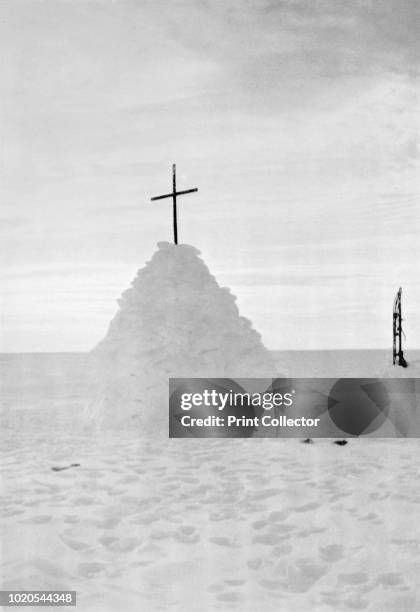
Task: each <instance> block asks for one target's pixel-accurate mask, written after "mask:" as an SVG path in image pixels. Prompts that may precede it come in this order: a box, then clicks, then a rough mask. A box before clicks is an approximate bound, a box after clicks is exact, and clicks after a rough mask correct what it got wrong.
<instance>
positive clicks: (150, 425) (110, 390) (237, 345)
mask: <svg viewBox="0 0 420 612" xmlns="http://www.w3.org/2000/svg"><path fill="white" fill-rule="evenodd" d="M235 300H236V298H235V297H234V296H233V295H232V294H231V292H230V290H229V289H228V288H226V287H220V285H219V284H218V283H217V281H216V279H215V278H214V276H212V275H211V274H210V272H209V270H208V268H207V266H206V265H205V263H204V262H203V261H202V259H201V258H200V252H199V251H198V250H197V249H195V248H194V247H192V246H189V245H173V244H170V243H167V242H160V243H158V250H157V251H156V252H155V254H154V255H153V257H152V259H151V260H150V261H149V262H148V263H147V264H146V265H145V266H144V267H143V268H142V269H140V270H139V271H138V273H137V276H136V278H135V279H134V281H133V282H132V285H131V287H130V288H129V289H128V290H127V291H125V292H124V293H123V294H122V296H121V298H120V299H119V300H118V303H119V306H120V308H119V311H118V312H117V314H116V315H115V317H114V318H113V320H112V321H111V324H110V326H109V330H108V333H107V335H106V337H105V338H104V339H103V340H102V341H101V342H100V343H99V345H98V346H97V347H96V348H95V349H94V350H93V352H92V360H93V371H94V382H93V389H94V393H95V399H94V401H93V402H92V403H91V404H90V405H89V408H88V412H89V413H90V414H91V416H92V417H94V419H95V422H97V423H98V422H99V423H101V424H102V425H105V426H107V425H109V426H111V425H112V427H115V426H117V425H129V426H130V425H132V424H133V421H135V423H136V426H139V431H140V432H141V433H142V434H144V435H147V436H150V435H151V434H152V433H155V434H156V435H159V434H161V435H163V436H166V435H167V426H166V424H167V412H168V379H169V378H170V377H185V378H190V377H206V378H207V377H209V378H219V377H229V378H240V377H243V378H244V377H255V378H258V377H261V378H264V377H268V378H270V377H275V376H277V375H278V372H277V370H276V366H275V363H274V360H273V357H272V355H271V353H270V352H269V351H268V350H267V349H266V348H265V347H264V345H263V343H262V341H261V337H260V335H259V334H258V332H257V331H255V329H253V327H252V324H251V322H250V321H249V320H248V319H246V318H245V317H242V316H240V314H239V310H238V307H237V305H236V303H235Z"/></svg>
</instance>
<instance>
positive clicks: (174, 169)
mask: <svg viewBox="0 0 420 612" xmlns="http://www.w3.org/2000/svg"><path fill="white" fill-rule="evenodd" d="M195 191H198V189H197V188H196V187H195V188H194V189H186V190H185V191H177V190H176V165H175V164H172V193H166V194H165V195H160V196H155V197H154V198H151V201H152V202H154V201H156V200H163V199H164V198H172V202H173V205H172V214H173V220H174V243H175V244H178V221H177V210H176V197H177V196H180V195H184V194H185V193H194V192H195Z"/></svg>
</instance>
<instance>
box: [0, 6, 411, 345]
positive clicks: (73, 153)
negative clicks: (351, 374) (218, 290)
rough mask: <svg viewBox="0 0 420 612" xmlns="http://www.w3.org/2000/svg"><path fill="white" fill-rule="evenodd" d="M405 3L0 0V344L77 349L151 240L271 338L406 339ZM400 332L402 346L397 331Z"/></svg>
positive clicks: (96, 330) (93, 333)
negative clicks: (189, 264)
mask: <svg viewBox="0 0 420 612" xmlns="http://www.w3.org/2000/svg"><path fill="white" fill-rule="evenodd" d="M419 10H420V4H419V3H418V1H417V0H370V1H369V0H351V1H348V0H252V1H251V0H237V1H233V0H208V1H205V0H171V1H169V0H167V1H159V0H150V1H149V0H135V1H134V0H133V1H118V0H116V1H112V0H103V1H102V0H98V1H93V0H92V1H89V0H83V1H81V0H80V1H79V0H70V1H60V0H45V1H43V0H32V1H29V0H24V1H21V0H0V64H1V75H2V76H1V79H0V130H1V134H0V142H1V146H0V155H1V159H0V164H1V165H0V186H1V187H0V201H1V213H0V244H1V247H0V249H1V260H2V261H1V263H2V271H1V278H0V282H1V291H0V293H1V298H0V299H1V302H0V307H1V311H2V314H1V317H2V318H1V325H0V328H1V332H0V346H1V348H0V350H3V351H62V350H87V349H90V348H91V347H92V346H93V345H94V344H95V343H96V342H97V341H99V339H100V338H101V337H102V336H103V335H104V333H105V332H106V328H107V325H108V322H109V320H110V318H111V317H112V316H113V314H114V313H115V311H116V302H115V300H116V298H118V297H119V295H120V293H121V292H122V291H123V290H124V289H125V288H126V287H127V286H128V285H129V283H130V281H131V280H132V278H133V277H134V275H135V273H136V271H137V269H138V268H139V267H141V266H143V265H144V263H145V262H146V261H147V260H149V259H150V257H151V255H152V254H153V252H154V250H155V249H156V243H157V242H158V241H161V240H171V238H172V236H171V231H172V229H171V216H170V202H169V201H162V202H157V203H153V204H152V203H150V196H152V195H157V194H160V193H165V192H167V191H168V190H169V188H170V181H171V176H170V172H171V164H172V162H176V163H177V166H178V173H179V181H178V182H179V187H181V188H190V187H195V186H197V187H198V188H199V192H198V194H194V195H190V196H185V197H183V198H182V201H180V207H179V208H180V219H179V223H180V226H179V232H180V241H181V242H186V243H189V244H193V245H194V246H196V247H197V248H199V249H200V250H201V251H202V254H203V257H204V259H205V261H206V263H207V265H208V266H209V267H210V270H211V272H212V273H213V274H214V275H215V276H216V278H217V279H218V280H219V282H220V283H221V284H222V285H224V286H226V285H227V286H229V287H231V289H232V292H233V293H234V294H236V295H237V297H238V305H239V307H240V310H241V313H242V314H244V315H245V316H247V317H249V318H250V319H251V320H252V321H253V323H254V325H255V327H256V328H257V329H258V330H259V331H260V332H261V333H262V336H263V339H264V341H265V342H266V344H267V345H268V346H269V347H270V348H276V349H291V348H296V349H305V348H366V347H372V348H374V347H389V346H390V343H391V338H390V333H391V310H392V301H393V297H394V294H395V293H396V291H397V289H398V287H399V286H400V285H402V286H403V290H404V295H403V299H404V305H405V318H406V324H405V327H406V334H407V347H410V346H411V347H420V274H419V262H420V240H419V235H420V205H419V204H420V203H419V197H418V196H419V192H420V183H419V178H418V177H419V172H418V170H419V168H418V166H419V148H418V135H419V127H420V120H419V98H418V91H419V90H418V83H419V81H418V73H419V40H420V37H419V36H418V26H419ZM407 350H408V348H407Z"/></svg>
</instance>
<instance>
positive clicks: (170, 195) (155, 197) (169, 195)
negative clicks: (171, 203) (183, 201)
mask: <svg viewBox="0 0 420 612" xmlns="http://www.w3.org/2000/svg"><path fill="white" fill-rule="evenodd" d="M195 191H198V189H197V187H195V188H194V189H186V190H185V191H176V192H175V195H176V196H179V195H184V193H194V192H195ZM173 196H174V194H173V193H166V194H165V195H161V196H154V197H153V198H150V199H151V201H152V202H154V201H155V200H163V199H164V198H173Z"/></svg>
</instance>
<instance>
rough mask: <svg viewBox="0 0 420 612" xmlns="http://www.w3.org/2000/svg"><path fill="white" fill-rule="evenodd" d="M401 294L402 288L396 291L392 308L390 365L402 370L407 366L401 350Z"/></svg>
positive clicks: (402, 333)
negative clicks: (399, 367) (396, 365)
mask: <svg viewBox="0 0 420 612" xmlns="http://www.w3.org/2000/svg"><path fill="white" fill-rule="evenodd" d="M401 294H402V288H401V287H400V288H399V289H398V293H397V295H396V296H395V299H394V307H393V309H392V363H393V364H394V365H395V364H396V363H397V364H398V365H399V366H401V367H402V368H406V367H407V366H408V363H407V361H406V360H405V357H404V352H403V350H402V336H403V335H404V338H405V334H404V332H403V328H402V321H403V318H402V309H401Z"/></svg>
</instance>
